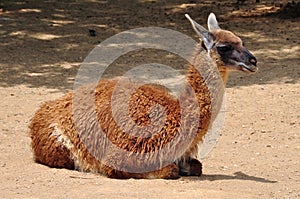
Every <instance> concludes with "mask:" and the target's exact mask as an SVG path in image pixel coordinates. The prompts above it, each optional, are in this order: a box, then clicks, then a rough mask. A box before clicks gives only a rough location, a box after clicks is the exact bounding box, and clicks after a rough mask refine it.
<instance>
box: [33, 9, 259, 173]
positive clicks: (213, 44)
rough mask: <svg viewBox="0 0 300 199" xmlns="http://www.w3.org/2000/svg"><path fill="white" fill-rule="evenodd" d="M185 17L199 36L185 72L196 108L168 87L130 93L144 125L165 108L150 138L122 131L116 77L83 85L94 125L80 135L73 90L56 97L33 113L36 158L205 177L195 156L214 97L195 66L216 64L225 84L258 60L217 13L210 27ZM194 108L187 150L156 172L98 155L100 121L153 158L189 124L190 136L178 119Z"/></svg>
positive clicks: (114, 137) (120, 140) (54, 163)
mask: <svg viewBox="0 0 300 199" xmlns="http://www.w3.org/2000/svg"><path fill="white" fill-rule="evenodd" d="M186 17H187V18H188V20H189V21H190V23H191V25H192V27H193V29H194V30H195V31H196V33H197V35H198V36H199V37H200V43H199V45H198V46H197V49H196V50H195V54H194V55H193V56H194V58H193V64H192V65H190V66H189V67H188V71H187V74H186V79H187V81H188V82H189V84H190V85H191V87H192V89H193V90H194V93H195V95H196V100H197V106H198V107H196V108H195V107H193V106H192V105H189V104H186V108H185V110H184V111H185V112H184V113H182V112H180V107H179V104H178V100H176V99H174V96H172V95H170V94H169V93H168V92H167V90H166V89H163V88H161V87H159V86H155V85H151V84H147V85H143V86H141V87H139V88H138V89H137V90H136V91H135V92H134V94H133V95H132V96H131V97H130V102H129V109H130V110H129V112H130V114H131V115H130V116H131V118H132V120H133V121H134V122H135V123H136V124H138V125H140V126H147V125H148V124H149V122H151V121H150V118H149V111H150V109H151V107H152V106H153V105H155V104H160V105H161V106H163V107H164V110H165V113H166V115H165V118H166V119H165V123H164V125H163V128H161V129H160V130H158V131H157V132H152V133H150V134H149V133H148V132H147V133H148V135H147V136H142V137H134V136H131V135H129V134H127V133H125V132H123V131H122V130H120V129H119V127H118V125H117V124H116V123H115V121H114V118H113V115H112V111H111V96H112V94H113V91H114V86H115V85H116V83H117V80H115V79H111V80H101V81H99V82H98V84H97V86H96V90H95V91H94V90H91V87H89V85H86V86H82V87H80V88H78V89H79V90H80V92H81V93H82V95H81V96H80V97H81V98H82V99H84V98H85V97H86V95H85V93H89V92H95V104H91V105H90V104H86V105H84V106H85V109H86V113H84V114H82V115H80V116H79V123H80V122H88V124H90V125H89V126H88V127H87V129H85V131H86V134H85V135H84V136H83V137H82V136H81V137H80V136H79V133H78V131H77V129H76V127H75V124H74V115H73V113H74V112H73V110H72V109H73V108H74V107H72V103H73V101H72V98H73V95H74V91H72V92H69V93H68V94H66V95H65V96H63V97H61V98H60V99H58V100H55V101H50V102H46V103H45V104H43V105H42V106H41V107H40V109H39V110H38V111H37V112H36V113H35V115H34V117H33V119H32V121H31V124H30V126H29V128H30V137H31V139H32V143H31V146H32V149H33V152H34V158H35V160H36V162H38V163H42V164H45V165H48V166H50V167H58V168H68V169H74V168H75V169H78V170H80V171H89V172H95V173H100V174H103V175H106V176H108V177H111V178H165V179H175V178H178V177H179V176H180V175H198V176H199V175H201V174H202V165H201V163H200V162H199V161H198V160H197V159H196V158H195V157H196V155H195V154H197V153H198V144H199V142H201V141H202V138H203V136H204V135H205V134H206V132H207V130H208V128H209V124H210V122H211V120H212V107H211V99H210V97H211V95H210V94H209V91H208V88H207V86H206V85H205V82H204V80H203V78H202V77H201V75H200V74H199V72H198V71H197V70H196V69H195V66H197V67H202V66H205V65H212V66H215V65H217V67H218V70H219V72H220V74H221V77H222V80H223V81H224V83H226V81H227V77H228V72H229V71H230V70H239V71H244V72H248V73H252V72H255V71H256V70H257V67H256V63H257V61H256V58H255V57H254V56H253V55H252V54H251V53H250V52H249V51H248V50H247V49H246V48H245V47H244V46H243V43H242V40H241V39H240V38H239V37H238V36H236V35H235V34H234V33H232V32H230V31H227V30H223V29H221V28H220V27H219V25H218V22H217V20H216V17H215V15H214V14H213V13H211V14H210V15H209V17H208V30H207V29H205V28H204V27H202V26H201V25H199V24H198V23H196V22H195V21H194V20H193V19H191V18H190V17H189V16H188V15H186ZM207 57H211V59H207ZM212 60H213V61H212ZM210 62H211V63H210ZM127 86H128V87H130V86H131V85H127ZM125 87H126V85H125ZM182 98H184V99H187V101H186V102H188V100H189V98H190V94H189V91H186V92H185V93H184V94H183V96H182ZM91 109H95V111H96V114H97V117H96V119H95V118H91V117H90V112H89V111H90V110H91ZM195 110H197V111H198V112H197V114H196V116H197V117H199V118H200V119H199V124H198V127H197V129H196V135H195V136H194V137H193V140H192V142H191V144H190V145H189V146H188V147H187V149H186V151H181V152H178V154H179V155H180V156H179V157H178V158H177V159H175V160H174V161H173V162H171V163H170V164H168V165H163V166H162V167H158V168H156V169H155V170H153V171H147V172H139V171H137V172H128V171H127V170H126V168H123V169H118V168H122V167H131V166H132V167H135V168H139V167H141V166H142V165H143V164H142V163H141V162H139V160H137V161H135V162H130V161H129V159H130V158H129V157H123V156H122V155H121V154H119V153H118V152H115V151H114V149H111V150H109V151H106V152H105V153H107V154H106V156H105V157H106V159H105V160H104V161H105V162H109V163H110V164H105V163H104V162H102V161H101V160H99V159H97V158H95V154H99V153H100V155H101V153H102V155H103V153H104V152H103V151H101V147H102V146H104V145H106V144H107V143H106V142H105V141H103V140H101V139H99V137H98V136H97V132H95V129H96V128H95V126H97V125H99V126H101V128H102V129H103V131H104V133H105V134H106V136H107V138H108V139H109V140H110V141H111V142H112V143H113V144H114V145H115V146H117V147H118V148H121V149H123V150H125V151H129V152H131V153H140V154H147V155H148V154H149V157H150V156H151V152H153V151H155V150H157V149H161V148H163V147H165V146H167V144H168V143H169V142H170V141H171V140H172V139H173V138H174V137H175V136H176V134H177V133H178V131H179V128H180V126H182V125H184V126H185V129H186V132H185V133H186V135H187V136H188V134H189V132H190V131H192V129H193V128H194V126H193V125H191V124H190V123H189V122H187V123H185V124H181V123H180V122H179V121H180V117H181V115H182V114H187V115H188V114H189V115H193V114H195ZM120 117H122V116H120ZM121 119H122V118H121ZM77 122H78V121H77ZM84 139H85V140H89V141H90V142H89V145H91V146H92V147H91V146H87V145H86V144H85V143H83V140H84ZM91 149H92V150H91ZM176 150H177V148H173V149H170V150H169V151H170V154H166V155H167V156H168V155H174V154H173V152H174V151H176ZM178 150H179V149H178ZM128 156H129V155H128ZM155 160H158V159H155V158H154V159H153V161H155ZM152 163H153V164H155V162H152ZM112 165H113V166H112ZM114 165H115V166H114Z"/></svg>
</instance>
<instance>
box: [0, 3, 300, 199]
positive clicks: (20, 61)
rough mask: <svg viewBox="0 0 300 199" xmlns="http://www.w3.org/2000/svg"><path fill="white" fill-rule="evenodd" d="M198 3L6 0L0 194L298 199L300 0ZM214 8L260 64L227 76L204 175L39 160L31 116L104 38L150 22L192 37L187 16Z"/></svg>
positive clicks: (0, 73) (1, 18)
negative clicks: (149, 176) (218, 128)
mask: <svg viewBox="0 0 300 199" xmlns="http://www.w3.org/2000/svg"><path fill="white" fill-rule="evenodd" d="M201 2H202V3H197V1H188V2H184V1H180V0H177V1H168V2H166V1H160V0H157V1H156V0H150V1H149V0H140V1H128V2H127V3H125V1H121V0H119V1H109V2H107V1H97V2H96V1H87V0H86V1H64V2H63V3H61V2H60V3H57V2H55V1H44V2H39V3H34V1H8V0H7V1H6V0H4V1H1V2H0V38H1V40H0V41H1V43H0V55H1V56H0V96H1V99H2V103H1V104H0V111H1V112H0V151H1V153H0V176H1V181H0V198H75V197H76V198H100V197H101V198H201V197H203V198H300V158H299V156H300V138H299V130H300V122H299V121H300V100H299V99H300V87H299V86H300V81H299V77H300V68H299V67H300V66H299V64H300V47H299V46H300V45H299V44H300V41H299V34H300V26H299V25H300V23H299V22H300V18H299V13H300V11H299V4H297V5H295V4H290V5H288V6H286V7H282V5H284V4H285V3H281V2H282V1H269V2H268V3H267V2H265V1H262V0H260V1H259V3H256V1H254V0H249V1H245V2H244V3H240V4H237V3H236V1H230V0H226V1H221V2H220V3H211V1H201ZM203 2H204V3H203ZM240 2H242V1H240ZM295 2H297V1H295ZM211 11H213V12H215V13H216V14H217V16H218V18H219V21H220V25H221V26H222V27H224V28H228V29H230V30H232V31H234V32H235V33H237V34H238V35H240V36H241V37H242V38H243V39H244V41H245V43H246V46H247V48H248V49H250V50H251V51H252V52H253V54H255V56H256V57H257V59H258V65H259V67H260V69H259V72H258V73H257V74H255V75H245V74H241V73H235V74H232V75H231V77H230V80H229V82H228V85H227V88H226V93H227V102H226V104H227V108H226V123H225V127H224V129H223V131H222V136H221V138H220V139H219V142H218V144H217V145H216V147H215V149H214V150H213V151H212V152H211V153H210V154H209V155H208V156H207V157H206V159H204V160H203V173H204V174H203V175H202V176H201V177H182V178H180V179H178V180H134V179H130V180H115V179H108V178H106V177H102V176H99V175H97V174H91V173H81V172H78V171H72V170H66V169H54V168H48V167H46V166H43V165H40V164H37V163H35V162H34V161H33V158H32V152H31V149H30V139H29V137H28V128H27V126H28V124H29V121H30V118H31V117H32V116H33V114H34V112H35V111H36V110H37V108H38V107H39V106H40V104H41V103H42V102H44V101H46V100H51V99H56V98H58V97H59V96H62V95H63V94H64V93H66V92H67V91H68V90H71V89H72V86H73V82H74V78H75V76H76V73H77V70H78V68H79V65H80V63H81V62H82V61H83V59H84V58H85V57H86V56H87V55H88V53H89V52H90V51H91V50H92V49H93V48H94V47H95V46H96V45H97V44H98V43H100V42H101V41H103V40H104V39H106V38H108V37H110V36H112V35H114V34H116V33H118V32H121V31H124V30H128V29H130V28H136V27H145V26H160V27H165V28H171V29H174V30H178V31H181V32H183V33H185V34H187V35H190V36H193V37H194V36H195V35H194V33H193V31H192V29H191V27H190V24H189V23H188V21H187V20H186V19H185V18H184V16H183V14H184V13H189V14H190V15H191V16H193V17H194V18H195V19H196V20H197V21H199V23H200V24H204V23H205V21H206V17H207V15H208V14H209V13H210V12H211ZM297 13H298V14H297ZM89 29H92V30H95V31H96V33H97V35H96V36H95V37H92V36H90V35H89ZM127 61H128V62H129V63H131V62H134V60H127Z"/></svg>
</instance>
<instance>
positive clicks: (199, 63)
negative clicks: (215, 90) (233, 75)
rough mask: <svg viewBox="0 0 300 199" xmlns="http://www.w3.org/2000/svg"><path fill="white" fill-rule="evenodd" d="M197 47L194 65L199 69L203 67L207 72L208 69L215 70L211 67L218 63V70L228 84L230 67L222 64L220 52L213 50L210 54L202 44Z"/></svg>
mask: <svg viewBox="0 0 300 199" xmlns="http://www.w3.org/2000/svg"><path fill="white" fill-rule="evenodd" d="M197 49H198V51H196V53H195V54H194V58H193V65H194V66H196V68H198V69H202V70H203V71H204V73H206V72H207V71H208V72H209V71H213V69H212V68H211V67H213V65H214V64H216V66H217V68H218V71H219V72H220V76H221V78H222V80H223V83H224V85H226V83H227V80H228V76H229V69H228V68H225V67H224V66H223V65H222V63H223V62H222V60H221V57H220V56H219V54H218V53H217V52H215V51H214V50H211V51H210V54H209V55H208V54H207V51H206V50H204V49H203V48H202V47H201V45H200V44H199V45H198V46H197ZM209 57H210V58H209ZM213 62H214V63H213ZM192 74H193V73H192ZM194 75H195V73H194ZM201 75H203V74H201ZM192 76H193V75H192Z"/></svg>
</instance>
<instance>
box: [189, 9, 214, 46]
mask: <svg viewBox="0 0 300 199" xmlns="http://www.w3.org/2000/svg"><path fill="white" fill-rule="evenodd" d="M185 17H186V18H187V19H188V20H189V21H190V22H191V24H192V27H193V29H194V30H195V31H196V33H197V34H198V35H199V37H200V38H201V40H202V41H203V44H204V47H205V48H206V50H207V51H210V49H212V47H213V45H214V36H213V35H212V34H211V33H210V32H209V31H208V30H206V28H204V27H203V26H201V25H199V24H198V23H197V22H196V21H194V20H193V19H192V18H191V17H190V16H189V15H188V14H185Z"/></svg>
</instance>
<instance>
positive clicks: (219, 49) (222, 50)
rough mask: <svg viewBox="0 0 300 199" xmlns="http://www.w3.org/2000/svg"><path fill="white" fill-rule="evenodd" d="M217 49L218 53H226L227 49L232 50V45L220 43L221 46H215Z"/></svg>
mask: <svg viewBox="0 0 300 199" xmlns="http://www.w3.org/2000/svg"><path fill="white" fill-rule="evenodd" d="M217 50H218V52H219V53H227V52H229V51H232V50H233V47H232V46H231V45H224V46H223V45H222V46H217Z"/></svg>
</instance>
